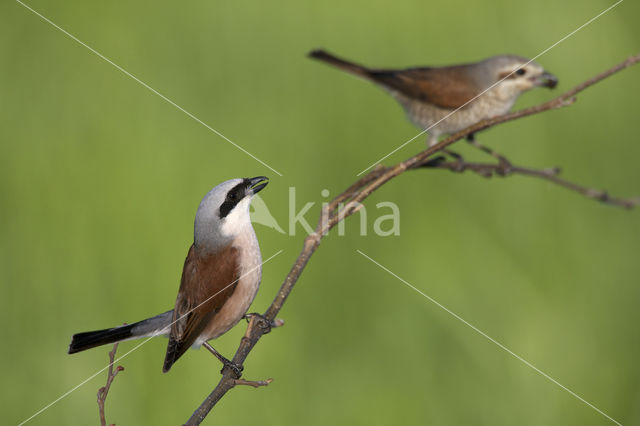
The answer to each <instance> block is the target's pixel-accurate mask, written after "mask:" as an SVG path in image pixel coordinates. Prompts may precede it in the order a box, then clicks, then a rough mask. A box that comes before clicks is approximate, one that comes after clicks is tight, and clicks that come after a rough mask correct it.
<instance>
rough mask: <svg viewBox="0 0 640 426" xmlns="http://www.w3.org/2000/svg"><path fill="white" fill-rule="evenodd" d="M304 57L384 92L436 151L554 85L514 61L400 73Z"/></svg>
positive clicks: (320, 54) (536, 68)
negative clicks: (444, 140)
mask: <svg viewBox="0 0 640 426" xmlns="http://www.w3.org/2000/svg"><path fill="white" fill-rule="evenodd" d="M309 56H310V57H312V58H315V59H319V60H321V61H324V62H326V63H328V64H331V65H333V66H335V67H337V68H340V69H341V70H344V71H347V72H349V73H351V74H354V75H356V76H359V77H363V78H364V79H366V80H369V81H372V82H373V83H375V84H377V85H378V86H381V87H382V88H384V89H385V90H387V91H388V92H389V93H390V94H391V96H393V97H394V98H395V99H396V100H397V101H398V102H399V103H400V105H402V107H403V108H404V109H405V111H406V113H407V116H408V117H409V120H410V121H411V122H413V123H414V124H415V125H416V126H418V127H420V128H421V129H423V130H426V129H429V130H428V133H429V138H428V140H427V143H428V145H429V146H432V145H435V144H436V143H437V141H438V137H439V136H440V135H443V134H450V133H455V132H457V131H459V130H462V129H464V128H466V127H469V126H471V125H472V124H475V123H477V122H478V121H481V120H483V119H485V118H489V117H495V116H497V115H502V114H505V113H507V112H508V111H509V110H510V109H511V107H512V106H513V104H514V103H515V101H516V99H518V96H520V95H521V94H522V93H524V92H526V91H527V90H530V89H532V88H534V87H540V86H545V87H549V88H553V87H555V86H556V85H557V83H558V80H557V79H556V77H555V76H553V75H552V74H550V73H548V72H546V71H545V70H544V69H543V68H542V67H541V66H540V65H539V64H537V63H536V62H531V61H529V60H528V59H526V58H521V57H519V56H514V55H500V56H493V57H491V58H487V59H485V60H483V61H480V62H475V63H471V64H463V65H452V66H445V67H420V68H407V69H402V70H391V69H371V68H366V67H363V66H361V65H357V64H354V63H352V62H348V61H345V60H343V59H340V58H338V57H336V56H333V55H331V54H330V53H327V52H325V51H323V50H314V51H312V52H310V53H309ZM487 89H488V90H487ZM485 90H486V92H485V93H482V92H483V91H485ZM481 93H482V95H481ZM458 108H459V110H458V111H456V109H458ZM453 111H456V112H453ZM436 123H437V124H436Z"/></svg>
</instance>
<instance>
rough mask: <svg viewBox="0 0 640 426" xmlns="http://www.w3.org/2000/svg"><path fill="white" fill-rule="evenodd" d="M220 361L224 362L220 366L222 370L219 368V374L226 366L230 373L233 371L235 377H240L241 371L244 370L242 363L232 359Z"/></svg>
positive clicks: (222, 372)
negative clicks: (239, 363)
mask: <svg viewBox="0 0 640 426" xmlns="http://www.w3.org/2000/svg"><path fill="white" fill-rule="evenodd" d="M222 363H223V364H224V366H223V367H222V370H220V373H221V374H224V370H225V369H226V368H228V369H229V370H231V373H233V375H234V378H235V379H239V378H240V377H242V371H243V370H244V367H243V366H242V365H238V364H236V363H235V362H233V361H229V360H228V359H227V360H225V361H222Z"/></svg>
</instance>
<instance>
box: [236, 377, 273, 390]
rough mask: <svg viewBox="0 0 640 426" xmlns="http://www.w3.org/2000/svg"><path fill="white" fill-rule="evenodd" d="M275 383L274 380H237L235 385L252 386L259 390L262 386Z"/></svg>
mask: <svg viewBox="0 0 640 426" xmlns="http://www.w3.org/2000/svg"><path fill="white" fill-rule="evenodd" d="M271 382H273V379H267V380H244V379H236V380H235V383H234V384H235V385H236V386H241V385H244V386H252V387H254V388H259V387H260V386H268V385H269V383H271Z"/></svg>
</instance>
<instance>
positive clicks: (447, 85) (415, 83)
mask: <svg viewBox="0 0 640 426" xmlns="http://www.w3.org/2000/svg"><path fill="white" fill-rule="evenodd" d="M369 75H370V78H371V80H373V81H374V82H376V83H378V84H380V85H382V86H385V87H386V88H388V89H390V90H395V91H397V92H399V93H401V94H403V95H405V96H407V97H408V98H411V99H415V100H419V101H422V102H428V103H430V104H434V105H437V106H439V107H441V108H447V109H455V108H459V107H461V106H462V105H464V104H465V103H467V102H469V101H471V100H472V99H473V98H474V97H475V96H477V95H479V94H480V93H481V91H482V90H484V89H485V88H484V87H478V85H477V84H476V83H475V82H474V80H473V79H472V78H471V77H470V75H469V72H468V68H467V66H459V65H456V66H451V67H440V68H409V69H406V70H372V71H370V72H369Z"/></svg>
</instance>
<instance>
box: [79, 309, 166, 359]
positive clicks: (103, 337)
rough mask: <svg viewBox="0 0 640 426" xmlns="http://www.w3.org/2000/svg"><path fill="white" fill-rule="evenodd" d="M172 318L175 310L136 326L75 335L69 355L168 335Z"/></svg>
mask: <svg viewBox="0 0 640 426" xmlns="http://www.w3.org/2000/svg"><path fill="white" fill-rule="evenodd" d="M172 317H173V310H171V311H167V312H164V313H162V314H160V315H156V316H155V317H152V318H147V319H145V320H142V321H138V322H136V323H134V324H128V325H122V326H120V327H114V328H106V329H104V330H96V331H86V332H84V333H77V334H74V335H73V336H72V337H71V344H69V351H68V353H70V354H74V353H76V352H81V351H84V350H87V349H91V348H95V347H96V346H102V345H107V344H109V343H116V342H121V341H123V340H129V339H139V338H142V337H147V336H152V335H163V334H168V332H169V326H170V325H171V319H172Z"/></svg>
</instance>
